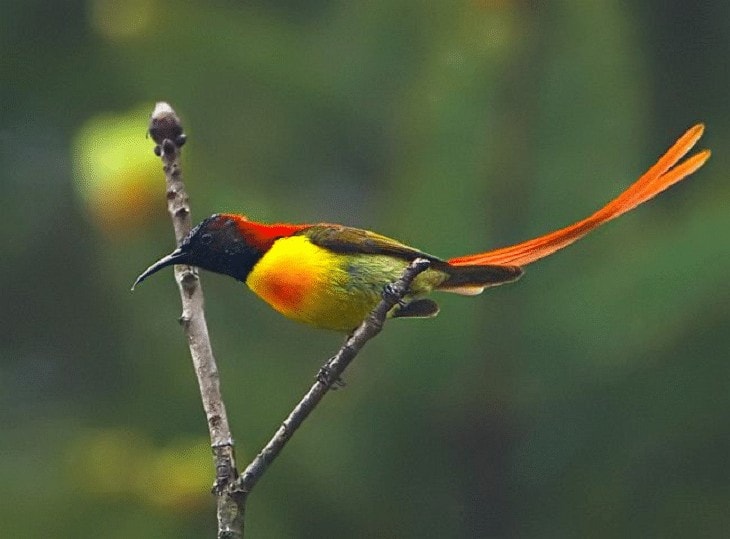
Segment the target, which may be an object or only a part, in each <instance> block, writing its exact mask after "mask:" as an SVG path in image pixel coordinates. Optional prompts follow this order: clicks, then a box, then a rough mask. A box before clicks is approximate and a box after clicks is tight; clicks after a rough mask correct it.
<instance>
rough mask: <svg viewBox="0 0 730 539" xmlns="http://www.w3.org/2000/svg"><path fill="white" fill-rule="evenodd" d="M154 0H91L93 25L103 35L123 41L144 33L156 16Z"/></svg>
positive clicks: (89, 5)
mask: <svg viewBox="0 0 730 539" xmlns="http://www.w3.org/2000/svg"><path fill="white" fill-rule="evenodd" d="M155 8H156V4H155V2H153V1H152V0H90V1H89V2H88V12H89V19H90V23H91V26H92V27H93V28H94V30H96V32H98V33H99V34H101V35H102V36H104V37H106V38H108V39H110V40H113V41H117V40H119V41H121V40H123V39H128V38H131V37H134V36H137V35H141V34H144V33H145V31H146V30H148V29H149V28H150V27H151V23H152V21H153V20H154V18H155V11H156V9H155Z"/></svg>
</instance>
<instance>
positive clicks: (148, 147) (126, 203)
mask: <svg viewBox="0 0 730 539" xmlns="http://www.w3.org/2000/svg"><path fill="white" fill-rule="evenodd" d="M151 110H152V107H151V105H147V104H145V105H143V106H141V107H138V108H135V109H133V110H130V111H128V112H124V113H120V114H113V113H104V114H100V115H97V116H94V117H93V118H91V119H90V120H88V121H87V122H86V123H85V124H84V125H83V126H82V127H81V129H80V130H79V132H78V134H77V135H76V138H75V140H74V144H73V150H72V151H73V156H72V158H73V166H74V179H75V184H76V191H77V193H78V194H79V196H80V198H81V201H82V202H83V204H84V206H85V208H86V210H87V212H88V214H89V216H90V217H91V220H92V221H93V222H94V223H95V224H96V225H97V226H99V227H100V228H101V229H103V230H104V231H106V232H110V233H117V232H121V231H123V230H125V229H126V228H127V227H129V226H136V225H140V224H142V223H144V222H146V221H148V220H149V219H150V218H151V216H152V208H153V207H157V206H159V205H160V204H161V200H162V199H161V196H162V192H163V190H164V177H163V175H162V172H161V165H160V161H159V159H158V158H156V157H155V155H154V154H153V153H152V148H153V146H154V143H153V142H152V141H151V140H149V139H148V138H146V136H145V134H146V132H147V121H148V118H149V113H150V111H151Z"/></svg>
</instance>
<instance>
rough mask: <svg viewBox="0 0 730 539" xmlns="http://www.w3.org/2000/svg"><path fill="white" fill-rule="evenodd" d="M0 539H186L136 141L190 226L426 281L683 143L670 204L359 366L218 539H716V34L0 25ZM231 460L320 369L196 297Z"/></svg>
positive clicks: (172, 323) (724, 125)
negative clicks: (379, 243) (420, 267)
mask: <svg viewBox="0 0 730 539" xmlns="http://www.w3.org/2000/svg"><path fill="white" fill-rule="evenodd" d="M2 12H3V17H2V21H1V22H0V43H2V46H1V48H0V50H2V61H0V74H1V75H2V81H3V82H2V84H0V92H2V93H1V95H2V101H1V102H2V106H0V155H1V156H2V157H1V162H2V167H1V168H0V187H1V188H2V191H1V194H2V196H1V197H0V207H1V208H2V211H0V223H1V225H2V230H3V231H4V234H3V241H2V257H0V264H2V266H3V269H2V275H3V278H4V279H5V281H4V282H3V286H2V293H1V294H0V297H2V310H0V418H2V435H1V436H0V486H1V487H2V491H3V496H2V499H1V500H0V535H2V537H8V538H10V537H13V538H15V537H60V538H66V537H68V538H78V537H105V538H129V537H145V538H146V537H154V538H167V537H170V538H172V537H175V538H181V537H182V538H185V537H191V538H193V537H211V536H212V535H213V533H214V531H213V530H214V504H213V500H212V499H211V497H210V495H209V494H208V488H209V487H210V484H211V481H212V474H213V470H212V466H211V462H210V457H209V450H208V448H207V443H208V441H207V431H206V427H205V422H204V418H203V414H202V411H201V406H200V402H199V398H198V394H197V386H196V382H195V378H194V376H193V372H192V368H191V364H190V359H189V356H188V351H187V348H186V343H185V340H184V338H183V335H182V332H181V330H180V328H179V326H178V324H177V321H176V319H177V317H178V315H179V311H180V306H179V298H178V294H177V291H176V288H175V284H174V282H173V279H172V275H171V272H169V271H168V272H163V273H161V274H160V275H158V276H156V277H155V278H154V279H151V280H150V281H149V282H147V283H145V284H144V286H142V287H141V288H139V289H138V290H137V291H136V292H135V293H131V292H130V291H129V287H130V285H131V283H132V281H133V279H134V277H135V276H136V275H137V274H138V273H139V272H140V271H141V270H143V269H144V268H145V267H147V265H148V264H149V263H151V262H152V261H154V260H156V259H157V258H158V257H159V256H161V255H162V254H165V253H167V252H169V251H170V250H171V248H172V247H173V236H172V229H171V226H170V222H169V218H168V216H167V214H166V210H165V198H164V182H163V177H162V174H161V170H160V163H159V160H158V159H156V158H155V156H154V155H153V153H152V142H151V141H150V140H148V139H146V138H145V130H146V122H147V117H148V115H149V113H150V111H151V109H152V106H153V104H154V102H155V101H156V100H158V99H164V100H168V101H170V102H171V103H172V104H173V106H174V107H175V108H176V109H177V111H178V112H179V113H180V115H181V116H182V118H183V120H184V123H185V126H186V130H187V132H188V135H189V144H188V145H187V146H186V147H185V150H184V171H185V177H186V183H187V187H188V191H189V193H190V196H191V204H192V209H193V213H194V220H195V221H198V220H200V219H202V218H203V217H205V216H207V215H209V214H211V213H214V212H216V211H235V212H241V213H246V214H248V215H249V216H250V217H251V218H253V219H257V220H263V221H277V220H279V221H290V222H309V221H320V220H322V221H335V222H342V223H345V224H348V225H353V226H361V227H367V228H371V229H374V230H377V231H380V232H382V233H385V234H388V235H391V236H394V237H397V238H400V239H402V240H403V241H405V242H407V243H410V244H412V245H414V246H417V247H421V248H423V249H425V250H427V251H429V252H432V253H434V254H438V255H442V256H455V255H460V254H465V253H468V252H476V251H480V250H486V249H488V248H493V247H497V246H501V245H506V244H508V243H511V242H516V241H520V240H523V239H527V238H529V237H531V236H533V235H536V234H540V233H543V232H546V231H548V230H551V229H554V228H557V227H560V226H564V225H566V224H569V223H571V222H573V221H575V220H577V219H579V218H582V217H584V216H585V215H587V214H588V213H590V212H592V211H594V210H595V209H597V208H598V207H599V206H600V205H602V204H603V203H604V202H606V201H608V200H609V199H610V198H612V197H613V196H615V195H616V194H617V193H619V192H620V191H621V190H622V189H623V188H624V187H625V186H627V185H628V184H629V183H630V182H631V181H633V179H635V178H636V177H638V175H639V174H640V173H642V172H643V171H644V170H645V169H646V168H647V167H648V166H649V165H650V164H652V163H653V161H654V159H655V158H656V157H657V156H658V155H659V154H661V153H662V152H663V151H664V150H665V149H666V148H667V147H668V146H669V145H670V144H671V143H672V142H673V141H674V140H675V139H676V137H678V136H679V135H680V134H681V133H682V132H683V131H684V130H685V129H686V128H688V127H689V126H690V125H692V124H693V123H695V122H696V121H700V120H702V121H705V122H706V123H707V125H708V131H707V134H706V136H705V138H704V140H703V141H702V143H701V146H709V147H711V148H712V149H713V150H714V152H715V153H714V156H713V158H712V160H711V161H710V162H709V163H708V165H707V166H706V167H705V169H703V170H702V171H701V172H699V173H698V174H696V175H695V176H694V177H692V178H691V179H690V180H689V181H687V182H684V183H682V184H681V185H679V186H677V187H675V188H673V189H672V190H670V191H669V192H667V193H665V194H663V195H662V196H661V197H660V198H659V199H657V200H655V201H652V202H651V203H649V204H647V205H646V206H644V207H642V208H641V209H640V210H639V211H636V212H634V213H632V214H631V215H628V216H625V217H623V218H622V219H621V220H619V221H617V222H614V223H611V224H610V225H608V226H606V227H605V228H603V229H601V230H600V231H598V232H596V233H594V234H593V235H592V236H591V237H590V238H589V239H586V240H584V241H582V242H581V243H579V244H577V245H575V246H573V247H571V248H570V249H568V250H566V251H563V252H562V253H560V254H559V255H557V256H555V257H552V258H550V259H547V260H544V261H542V262H540V263H538V264H535V265H534V266H531V267H530V268H529V271H528V273H527V275H526V276H525V277H524V278H523V279H522V280H521V281H520V282H519V283H518V284H516V285H512V286H506V287H501V288H498V289H495V290H492V291H489V292H488V293H485V294H484V295H483V296H480V297H478V298H473V299H469V298H461V297H452V296H447V295H444V297H442V298H440V302H441V304H442V313H441V315H440V316H439V317H438V318H437V319H436V320H425V321H397V322H393V323H390V324H388V325H387V327H386V331H385V332H384V333H383V334H382V335H381V336H380V337H378V339H376V340H375V341H373V342H371V343H370V344H369V345H368V347H367V348H366V350H365V351H364V353H363V354H362V355H361V356H360V357H359V358H358V361H357V362H356V364H355V365H354V366H353V368H352V369H351V370H350V371H348V373H347V375H346V381H347V387H346V388H345V389H343V390H341V391H337V392H335V393H333V394H331V395H330V396H328V397H327V398H326V400H325V402H324V403H323V404H322V405H321V406H320V407H319V408H318V409H317V411H316V413H315V414H314V415H313V416H312V417H311V418H310V420H308V421H307V423H306V424H305V426H304V428H303V429H302V430H301V432H300V433H298V434H297V436H296V437H295V439H294V440H293V442H292V443H291V445H290V446H289V447H288V448H287V449H286V451H285V452H284V454H283V455H282V457H281V458H280V459H279V460H278V461H277V462H276V464H275V465H274V466H273V467H272V468H271V469H270V470H269V473H268V474H267V475H266V476H265V478H264V480H263V481H262V482H261V483H260V485H259V486H258V487H257V491H256V492H255V494H254V495H253V496H252V498H251V501H250V504H249V508H248V519H247V528H248V532H249V535H250V536H251V537H267V538H268V537H271V538H277V537H282V538H283V537H406V538H407V537H413V538H415V537H625V536H634V537H668V536H674V537H700V536H701V537H727V536H728V533H730V471H729V469H730V466H728V455H729V454H730V441H729V440H730V424H729V422H728V414H729V413H730V391H728V389H729V383H730V376H729V374H730V370H729V369H728V360H729V359H730V357H729V355H730V354H729V352H730V330H729V327H728V323H729V321H730V317H729V314H730V309H729V308H728V304H729V303H730V288H729V287H728V282H727V276H728V274H729V273H730V255H729V252H730V211H729V209H730V208H729V206H728V200H729V197H730V183H729V182H728V171H729V170H730V161H729V159H730V158H729V157H728V155H729V151H728V147H729V144H728V143H729V142H730V106H729V105H728V99H727V95H728V88H729V87H730V86H729V85H730V70H729V69H728V64H727V59H728V57H730V3H728V2H725V1H722V0H714V1H707V2H702V3H700V4H693V3H688V2H683V1H681V0H670V1H662V2H659V1H656V0H655V1H650V2H630V1H626V0H623V1H619V0H606V1H602V2H580V1H560V2H540V3H536V2H525V1H510V0H482V1H476V0H475V1H470V2H461V1H443V2H420V1H413V0H410V1H401V0H374V1H370V2H333V1H327V0H315V1H311V2H306V3H302V2H296V1H291V0H278V1H271V0H267V1H263V0H258V1H249V2H240V3H239V2H224V1H216V2H180V1H174V2H173V1H168V0H121V1H112V0H88V1H85V2H84V1H78V0H77V1H60V0H59V1H54V2H40V1H38V0H28V1H25V2H3V3H2ZM203 284H204V288H205V292H206V297H207V313H208V321H209V325H210V329H211V333H212V339H213V345H214V349H215V353H216V356H217V359H218V362H219V366H220V369H221V371H222V372H221V375H222V379H223V391H224V395H225V398H226V402H227V406H228V412H229V416H230V419H231V423H232V426H233V429H234V433H235V436H236V440H237V449H238V455H239V460H240V461H241V462H242V463H243V462H247V461H248V460H250V458H251V457H252V456H253V455H254V454H255V452H256V451H257V450H258V448H259V447H260V446H261V445H262V444H263V443H264V442H265V441H266V440H267V439H268V437H269V436H270V435H271V434H272V432H273V431H274V429H275V428H276V427H277V425H278V424H279V422H280V421H281V419H282V418H283V417H284V416H285V414H286V413H287V412H288V411H289V409H290V408H291V407H292V405H293V404H294V403H295V402H296V400H298V398H299V397H300V395H301V394H302V393H303V392H304V391H305V390H306V389H307V388H308V387H309V385H310V383H311V381H312V377H313V375H314V374H315V373H316V371H317V369H318V367H319V366H320V365H321V364H322V362H323V361H324V360H325V359H326V358H327V357H328V356H329V355H330V354H331V353H333V351H334V350H336V349H337V348H338V347H339V345H340V343H341V337H339V336H338V335H336V334H333V333H328V332H319V331H315V330H312V329H309V328H306V327H301V326H299V325H297V324H295V323H293V322H290V321H288V320H286V319H283V318H282V317H280V316H279V315H278V314H276V313H275V312H273V311H272V310H270V309H269V308H268V307H267V306H265V305H264V304H263V303H262V302H261V301H259V300H258V299H257V298H255V297H254V296H253V295H252V294H251V293H250V292H249V291H247V290H245V288H244V287H243V286H241V285H239V284H237V283H235V282H234V281H232V280H230V279H227V278H223V277H220V276H217V275H210V274H205V275H203Z"/></svg>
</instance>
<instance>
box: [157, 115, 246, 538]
mask: <svg viewBox="0 0 730 539" xmlns="http://www.w3.org/2000/svg"><path fill="white" fill-rule="evenodd" d="M149 134H150V136H151V137H152V139H153V140H154V141H155V143H156V144H157V145H156V146H155V154H156V155H158V156H160V158H161V159H162V163H163V170H164V172H165V182H166V186H167V190H166V194H167V209H168V211H169V213H170V217H171V218H172V224H173V227H174V229H175V240H176V242H177V244H178V245H180V242H181V241H182V240H183V239H184V238H185V237H186V236H187V235H188V233H189V232H190V229H191V222H190V206H189V204H188V195H187V193H186V192H185V186H184V185H183V178H182V169H181V167H180V150H181V147H182V145H183V144H185V140H186V138H185V134H184V132H183V128H182V124H181V123H180V119H179V118H178V116H177V114H175V111H174V110H173V109H172V107H170V105H168V104H167V103H164V102H160V103H157V104H156V105H155V108H154V111H153V112H152V116H151V118H150V125H149ZM175 280H176V281H177V283H178V287H179V289H180V299H181V301H182V316H181V317H180V324H181V325H182V326H183V329H184V331H185V336H186V337H187V340H188V346H189V347H190V355H191V356H192V360H193V367H194V368H195V375H196V377H197V379H198V385H199V387H200V396H201V399H202V401H203V409H204V410H205V416H206V419H207V421H208V431H209V432H210V443H211V447H212V449H213V460H214V464H215V470H216V480H215V484H214V485H213V493H214V494H216V498H217V515H218V538H219V539H224V538H225V539H229V538H231V539H232V538H241V537H243V516H244V510H245V505H244V502H245V500H244V499H243V498H242V497H241V496H237V495H236V494H235V493H233V492H231V491H229V490H228V489H227V488H226V487H227V486H228V485H229V484H230V483H231V482H232V481H233V480H234V479H235V478H236V475H237V474H238V472H237V470H236V462H235V455H234V447H233V438H232V437H231V430H230V428H229V426H228V417H227V415H226V407H225V405H224V404H223V398H222V396H221V391H220V379H219V375H218V366H217V365H216V362H215V358H214V357H213V350H212V348H211V345H210V338H209V336H208V325H207V323H206V321H205V312H204V301H203V289H202V288H201V287H200V282H199V280H198V275H197V272H196V270H195V269H194V268H192V267H190V266H175Z"/></svg>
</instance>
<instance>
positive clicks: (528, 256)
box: [448, 124, 710, 266]
mask: <svg viewBox="0 0 730 539" xmlns="http://www.w3.org/2000/svg"><path fill="white" fill-rule="evenodd" d="M704 129H705V126H704V125H702V124H697V125H695V126H694V127H692V128H691V129H689V130H688V131H687V132H686V133H685V134H684V135H682V136H681V137H680V138H679V140H677V142H675V143H674V145H673V146H672V147H671V148H669V150H667V152H666V153H665V154H664V155H662V156H661V157H660V158H659V160H658V161H657V162H656V163H655V164H654V166H652V167H651V168H650V169H649V170H647V171H646V173H645V174H644V175H643V176H641V177H640V178H639V179H638V180H636V182H634V184H633V185H631V186H630V187H629V188H628V189H626V190H625V191H624V192H623V193H621V194H620V195H619V196H618V197H616V198H615V199H613V200H612V201H611V202H609V203H608V204H606V205H605V206H604V207H603V208H601V209H600V210H598V211H597V212H596V213H594V214H593V215H591V216H590V217H587V218H585V219H583V220H582V221H578V222H577V223H575V224H572V225H570V226H567V227H565V228H561V229H560V230H556V231H554V232H551V233H549V234H545V235H544V236H540V237H539V238H535V239H532V240H528V241H525V242H523V243H518V244H516V245H511V246H509V247H503V248H501V249H496V250H494V251H489V252H486V253H478V254H473V255H466V256H460V257H456V258H452V259H450V260H449V261H448V262H449V264H451V265H454V266H465V265H486V264H497V265H501V264H508V265H516V266H524V265H527V264H530V263H532V262H535V261H536V260H539V259H541V258H543V257H546V256H548V255H550V254H552V253H554V252H555V251H557V250H559V249H562V248H563V247H567V246H568V245H570V244H571V243H573V242H574V241H576V240H577V239H580V238H582V237H583V236H585V235H586V234H588V233H589V232H590V231H591V230H593V229H594V228H596V227H598V226H600V225H602V224H603V223H605V222H607V221H610V220H611V219H615V218H616V217H618V216H619V215H622V214H624V213H626V212H627V211H629V210H632V209H634V208H635V207H636V206H638V205H639V204H641V203H643V202H646V201H647V200H649V199H650V198H653V197H655V196H656V195H658V194H659V193H661V192H662V191H664V190H665V189H667V188H668V187H670V186H672V185H674V184H675V183H677V182H679V181H681V180H683V179H684V178H686V177H687V176H689V175H690V174H692V173H693V172H695V171H696V170H697V169H699V168H700V167H701V166H702V165H704V164H705V161H707V159H708V158H709V157H710V151H709V150H703V151H701V152H699V153H697V154H695V155H693V156H692V157H690V158H689V159H687V160H686V161H684V162H682V163H680V164H679V165H677V166H676V167H674V165H676V164H677V162H679V160H680V159H682V157H684V156H685V155H686V154H687V153H688V152H689V151H690V150H691V149H692V147H693V146H694V145H695V144H696V143H697V141H698V140H699V139H700V137H701V136H702V132H703V131H704ZM672 167H674V168H672ZM670 169H671V170H670Z"/></svg>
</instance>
